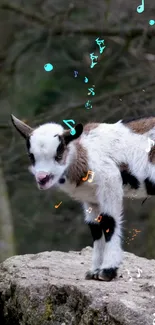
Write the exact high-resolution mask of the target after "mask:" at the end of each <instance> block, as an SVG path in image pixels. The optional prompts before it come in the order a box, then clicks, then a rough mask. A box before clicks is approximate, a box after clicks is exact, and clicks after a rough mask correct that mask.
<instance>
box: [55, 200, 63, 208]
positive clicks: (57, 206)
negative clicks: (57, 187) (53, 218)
mask: <svg viewBox="0 0 155 325" xmlns="http://www.w3.org/2000/svg"><path fill="white" fill-rule="evenodd" d="M61 203H62V201H61V202H60V203H59V204H58V205H55V208H56V209H57V208H59V206H60V204H61Z"/></svg>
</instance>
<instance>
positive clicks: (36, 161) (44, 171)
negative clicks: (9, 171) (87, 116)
mask: <svg viewBox="0 0 155 325" xmlns="http://www.w3.org/2000/svg"><path fill="white" fill-rule="evenodd" d="M11 119H12V123H13V125H14V126H15V128H16V129H17V130H18V132H19V133H20V134H21V135H22V136H23V137H24V138H25V140H26V145H27V150H28V154H29V157H30V160H31V163H32V165H31V166H30V167H29V170H30V172H31V173H32V174H33V175H34V176H35V179H36V182H37V185H38V188H39V189H44V190H46V189H48V188H50V187H52V186H53V185H56V184H57V182H58V181H59V180H60V178H61V176H62V175H63V173H64V172H65V170H66V169H67V167H68V166H69V164H70V163H71V161H72V157H73V154H74V150H75V149H74V146H73V145H72V144H71V142H72V141H73V140H75V139H77V138H78V137H79V136H80V135H81V134H82V132H83V126H82V124H77V125H76V127H75V130H76V133H75V135H71V134H70V130H68V131H65V130H64V128H63V127H62V126H61V125H60V124H56V123H46V124H43V125H41V126H39V127H37V128H35V129H32V128H31V127H30V126H28V125H27V124H25V123H24V122H22V121H20V120H19V119H17V118H16V117H15V116H14V115H11Z"/></svg>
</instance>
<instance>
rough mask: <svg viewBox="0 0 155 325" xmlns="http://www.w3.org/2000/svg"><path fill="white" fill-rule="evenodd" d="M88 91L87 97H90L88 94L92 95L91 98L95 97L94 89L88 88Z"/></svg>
mask: <svg viewBox="0 0 155 325" xmlns="http://www.w3.org/2000/svg"><path fill="white" fill-rule="evenodd" d="M88 90H89V91H90V93H88V95H90V94H92V95H93V96H94V95H95V91H94V88H88Z"/></svg>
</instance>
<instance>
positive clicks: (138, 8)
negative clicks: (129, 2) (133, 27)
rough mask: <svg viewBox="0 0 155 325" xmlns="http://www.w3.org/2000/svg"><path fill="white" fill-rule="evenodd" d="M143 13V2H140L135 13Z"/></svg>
mask: <svg viewBox="0 0 155 325" xmlns="http://www.w3.org/2000/svg"><path fill="white" fill-rule="evenodd" d="M143 11H144V0H142V4H141V5H140V6H138V7H137V12H138V13H139V14H141V13H142V12H143Z"/></svg>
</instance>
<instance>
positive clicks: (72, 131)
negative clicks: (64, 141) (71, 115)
mask: <svg viewBox="0 0 155 325" xmlns="http://www.w3.org/2000/svg"><path fill="white" fill-rule="evenodd" d="M63 122H64V123H65V124H66V125H67V126H68V127H69V128H70V129H71V131H70V134H71V135H75V133H76V131H75V129H74V128H73V127H72V126H70V125H69V122H70V123H73V124H75V121H74V120H63Z"/></svg>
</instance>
